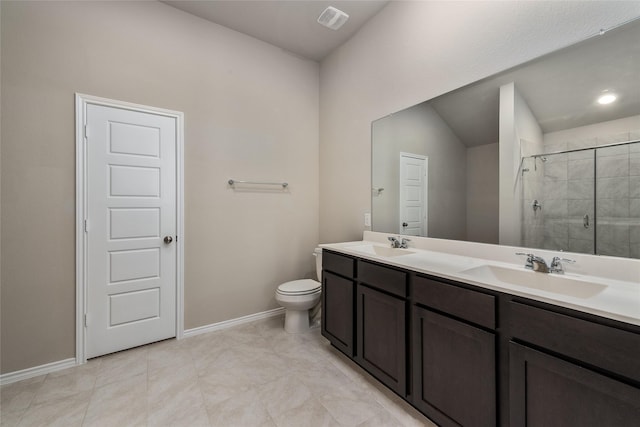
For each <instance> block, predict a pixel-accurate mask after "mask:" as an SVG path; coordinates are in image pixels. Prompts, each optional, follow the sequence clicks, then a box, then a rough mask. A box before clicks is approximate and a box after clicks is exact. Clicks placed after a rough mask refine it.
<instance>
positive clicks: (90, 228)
mask: <svg viewBox="0 0 640 427" xmlns="http://www.w3.org/2000/svg"><path fill="white" fill-rule="evenodd" d="M86 126H87V128H86V135H87V137H86V159H87V160H86V165H87V172H86V173H87V185H86V198H87V199H86V200H87V203H86V209H87V223H86V230H87V288H86V289H87V297H86V298H87V313H86V315H87V320H86V328H87V329H86V355H87V357H88V358H91V357H96V356H100V355H103V354H107V353H112V352H114V351H119V350H123V349H127V348H131V347H135V346H138V345H142V344H147V343H150V342H154V341H158V340H162V339H166V338H170V337H174V336H175V335H176V260H177V258H176V253H177V251H176V244H175V239H176V230H177V225H176V213H177V212H176V206H177V204H176V146H177V144H176V119H175V118H174V117H167V116H162V115H156V114H152V113H147V112H139V111H132V110H127V109H120V108H114V107H107V106H103V105H95V104H88V105H87V110H86Z"/></svg>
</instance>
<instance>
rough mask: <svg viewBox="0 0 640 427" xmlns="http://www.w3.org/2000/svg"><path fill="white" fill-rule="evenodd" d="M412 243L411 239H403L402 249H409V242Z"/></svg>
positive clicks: (401, 242)
mask: <svg viewBox="0 0 640 427" xmlns="http://www.w3.org/2000/svg"><path fill="white" fill-rule="evenodd" d="M410 241H411V239H405V238H404V237H403V238H402V240H401V241H400V247H401V248H402V249H407V248H408V247H409V242H410Z"/></svg>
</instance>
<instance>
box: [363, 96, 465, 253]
mask: <svg viewBox="0 0 640 427" xmlns="http://www.w3.org/2000/svg"><path fill="white" fill-rule="evenodd" d="M372 129H373V137H372V144H373V156H372V159H373V170H374V174H373V181H372V184H373V186H374V187H383V188H384V191H383V192H382V193H381V194H380V195H379V196H378V197H373V199H372V213H373V229H374V230H375V231H383V232H387V233H397V232H398V231H399V224H400V218H399V216H398V215H399V199H400V194H399V190H400V180H399V169H400V152H407V153H412V154H421V155H424V156H427V157H428V158H429V161H428V198H429V200H428V213H427V220H428V235H429V237H438V238H445V239H455V240H459V239H464V238H465V236H466V225H467V223H466V200H465V197H466V185H467V182H466V170H465V162H466V147H465V146H464V145H463V144H462V142H460V140H459V139H458V137H457V136H456V135H455V134H454V133H453V132H452V131H451V129H450V128H449V126H448V125H447V123H446V122H445V121H444V120H442V118H441V117H440V116H439V115H438V113H437V112H436V111H435V110H434V109H433V107H431V106H430V105H429V104H427V103H423V104H419V105H416V106H414V107H411V108H409V109H407V110H404V111H401V112H400V113H397V114H393V115H391V116H388V117H384V118H382V119H380V120H377V121H375V122H374V123H373V128H372Z"/></svg>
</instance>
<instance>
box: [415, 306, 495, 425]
mask: <svg viewBox="0 0 640 427" xmlns="http://www.w3.org/2000/svg"><path fill="white" fill-rule="evenodd" d="M412 311H413V323H412V328H413V341H412V343H413V365H412V369H411V370H412V378H413V381H412V382H413V393H412V403H413V405H414V406H415V407H416V408H418V409H420V410H421V411H422V412H423V413H425V414H427V415H428V416H429V417H430V418H431V419H432V420H433V421H435V422H436V423H438V424H439V425H441V426H458V425H462V426H479V427H487V426H495V425H496V374H495V367H496V365H495V363H496V362H495V360H496V356H495V347H496V345H495V334H494V333H492V332H487V331H484V330H482V329H480V328H477V327H475V326H472V325H469V324H467V323H464V322H461V321H459V320H455V319H452V318H450V317H447V316H443V315H440V314H437V313H434V312H432V311H430V310H428V309H425V308H422V307H419V306H413V309H412Z"/></svg>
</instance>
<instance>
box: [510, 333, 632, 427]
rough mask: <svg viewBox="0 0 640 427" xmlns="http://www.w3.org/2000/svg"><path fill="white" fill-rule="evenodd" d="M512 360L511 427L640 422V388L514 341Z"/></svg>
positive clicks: (585, 426) (598, 426)
mask: <svg viewBox="0 0 640 427" xmlns="http://www.w3.org/2000/svg"><path fill="white" fill-rule="evenodd" d="M636 356H637V355H636ZM509 359H510V361H509V365H510V369H509V379H510V423H509V425H510V426H512V427H524V426H527V427H538V426H541V427H553V426H580V427H589V426H593V427H602V426H615V427H625V426H629V427H631V426H638V425H639V423H640V389H638V388H636V387H633V386H631V385H630V384H627V383H626V382H623V381H620V380H617V379H614V378H612V377H609V376H606V375H602V374H600V373H597V372H595V371H593V370H591V369H588V368H585V367H583V366H580V365H578V364H575V363H570V362H568V361H566V360H563V359H561V358H558V357H554V356H551V355H549V354H546V353H544V352H542V351H538V350H534V349H532V348H529V347H526V346H523V345H519V344H516V343H513V342H511V343H510V344H509Z"/></svg>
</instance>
